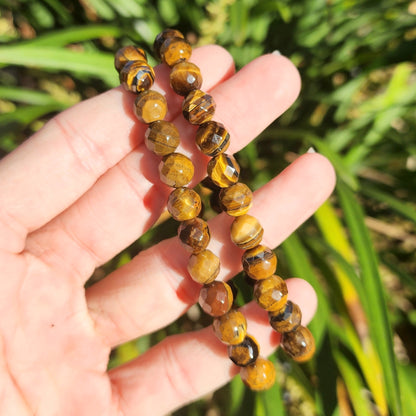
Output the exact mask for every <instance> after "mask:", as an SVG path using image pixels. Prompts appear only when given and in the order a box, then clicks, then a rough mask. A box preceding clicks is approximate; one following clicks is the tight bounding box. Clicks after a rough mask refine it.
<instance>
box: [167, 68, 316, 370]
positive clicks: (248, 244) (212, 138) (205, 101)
mask: <svg viewBox="0 0 416 416" xmlns="http://www.w3.org/2000/svg"><path fill="white" fill-rule="evenodd" d="M193 71H195V69H194V68H193ZM177 72H178V70H177V69H176V65H173V70H172V72H171V78H170V79H171V85H172V88H173V89H174V90H175V91H176V92H177V93H178V94H180V95H186V93H188V95H187V96H186V97H185V99H184V102H183V114H184V117H185V118H186V119H187V120H189V121H190V122H191V123H192V124H199V127H198V130H197V132H196V137H195V142H196V145H197V147H198V148H199V150H200V151H201V152H202V153H204V154H205V155H207V156H210V157H212V159H211V160H210V161H209V163H208V166H207V174H208V177H209V178H210V180H211V181H212V183H213V184H214V185H215V186H216V187H218V188H219V190H218V191H217V194H218V199H219V205H220V207H221V209H222V210H223V211H225V212H226V213H227V214H228V215H230V216H233V217H236V218H235V220H234V222H233V223H232V226H231V239H232V240H233V242H234V243H235V244H236V245H237V246H238V247H240V248H242V249H244V250H245V252H244V254H243V256H242V265H243V269H244V271H245V272H246V273H247V275H248V276H249V277H250V278H252V279H254V280H255V281H256V284H255V287H254V297H255V299H256V301H257V303H258V304H259V305H260V306H261V307H263V308H264V309H265V310H267V311H268V312H269V320H270V325H271V326H272V328H273V329H274V330H276V331H277V332H280V333H281V334H282V339H281V346H282V348H283V349H284V351H285V352H286V353H287V354H288V355H289V356H290V357H292V358H293V359H294V360H296V361H298V362H303V361H307V360H308V359H310V358H311V357H312V355H313V353H314V351H315V342H314V339H313V336H312V334H311V332H310V331H309V330H308V329H307V328H306V327H304V326H302V325H301V319H302V313H301V311H300V308H299V306H298V305H296V304H295V303H293V302H291V301H288V300H287V294H288V290H287V286H286V283H285V282H284V280H283V279H282V278H281V277H279V276H276V275H275V274H274V273H275V271H276V266H277V258H276V255H275V254H274V252H273V251H272V250H271V249H270V248H268V247H266V246H264V245H261V244H260V243H261V240H262V237H263V228H262V227H261V225H260V223H259V222H258V220H257V219H256V218H255V217H253V216H251V215H248V214H247V212H248V211H249V210H250V208H251V205H252V199H253V195H252V192H251V190H250V189H249V187H248V186H247V185H245V184H244V183H241V182H238V179H239V174H240V167H239V165H238V163H237V161H236V160H235V158H234V157H233V156H232V155H228V154H225V153H224V152H225V151H226V150H227V149H228V147H229V144H230V135H229V133H228V131H227V130H226V129H225V127H224V126H223V125H222V124H221V123H219V122H216V121H213V120H212V117H213V114H214V110H215V103H214V101H213V99H212V97H211V96H210V95H208V94H206V93H204V92H203V91H201V90H197V89H194V90H192V88H189V89H188V88H183V86H184V85H186V83H187V79H188V77H191V78H192V74H190V73H188V72H187V69H186V68H181V71H180V74H181V78H180V79H178V77H177V75H176V74H177ZM178 86H179V87H178ZM197 88H199V86H198V87H197Z"/></svg>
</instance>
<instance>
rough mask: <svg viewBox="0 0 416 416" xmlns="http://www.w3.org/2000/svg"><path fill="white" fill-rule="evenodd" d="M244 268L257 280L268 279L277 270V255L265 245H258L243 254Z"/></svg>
mask: <svg viewBox="0 0 416 416" xmlns="http://www.w3.org/2000/svg"><path fill="white" fill-rule="evenodd" d="M242 261H243V269H244V271H245V272H246V273H247V274H248V275H249V276H250V277H251V278H252V279H255V280H261V279H266V278H267V277H270V276H271V275H272V274H274V272H275V271H276V266H277V257H276V255H275V254H274V253H273V251H272V250H271V249H270V248H268V247H266V246H263V245H258V246H256V247H254V248H251V249H249V250H247V251H246V252H245V253H244V254H243V258H242Z"/></svg>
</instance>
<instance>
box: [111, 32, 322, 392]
mask: <svg viewBox="0 0 416 416" xmlns="http://www.w3.org/2000/svg"><path fill="white" fill-rule="evenodd" d="M154 50H155V54H156V56H157V57H158V58H159V59H160V60H161V61H162V62H163V63H165V64H167V65H168V66H169V67H170V68H171V73H170V84H171V86H172V89H173V90H174V91H175V92H176V93H177V94H178V95H181V96H183V97H184V100H183V103H182V113H183V115H184V117H185V119H187V120H188V121H189V122H190V123H191V124H193V125H198V126H199V127H198V129H197V131H196V144H197V147H198V148H199V150H200V151H201V152H203V153H204V154H206V155H207V156H210V157H211V158H212V159H211V160H210V161H209V163H208V166H207V174H208V177H209V180H210V181H211V182H212V184H213V186H214V187H216V192H215V195H216V196H217V197H218V201H217V203H218V207H217V209H218V208H219V210H222V211H225V212H226V213H227V214H228V215H230V216H233V217H235V219H234V222H233V223H232V225H231V240H232V241H233V242H234V243H235V244H236V245H237V246H238V247H239V248H241V249H243V250H245V252H244V254H243V257H242V265H243V269H244V271H245V272H246V274H247V275H248V276H249V277H250V278H252V279H254V280H255V281H256V284H255V286H254V297H255V299H256V301H257V302H258V304H259V305H260V306H261V307H263V308H264V309H266V310H267V311H268V312H269V317H270V324H271V326H272V327H273V328H274V329H275V330H276V331H278V332H280V333H282V339H281V346H282V348H283V349H284V350H285V351H286V353H287V354H288V355H289V356H291V357H292V358H293V359H294V360H296V361H299V362H302V361H306V360H307V359H309V358H310V357H311V356H312V355H313V352H314V349H315V347H314V340H313V337H312V335H311V333H310V331H309V330H308V329H307V328H306V327H303V326H301V325H300V321H301V312H300V309H299V307H298V306H297V305H296V304H294V303H292V302H290V301H288V300H287V287H286V284H285V282H284V281H283V279H281V278H280V277H278V276H276V275H274V273H275V270H276V265H277V258H276V256H275V254H274V253H273V251H272V250H271V249H269V248H267V247H265V246H263V245H261V244H260V243H261V240H262V236H263V228H262V227H261V225H260V224H259V222H258V221H257V219H256V218H255V217H253V216H251V215H248V214H247V212H248V211H249V209H250V208H251V205H252V192H251V190H250V189H249V188H248V187H247V185H245V184H243V183H240V182H238V178H239V174H240V167H239V165H238V163H237V161H236V160H235V158H234V157H233V156H232V155H228V154H225V153H224V152H225V151H226V150H227V149H228V146H229V144H230V135H229V133H228V132H227V130H226V129H225V127H224V126H223V125H222V124H221V123H218V122H215V121H212V117H213V115H214V112H215V102H214V100H213V98H212V96H210V95H209V94H207V93H205V92H203V91H201V90H200V87H201V85H202V76H201V72H200V70H199V68H198V67H197V66H196V65H195V64H193V63H191V62H188V59H189V58H190V56H191V54H192V48H191V45H190V44H189V43H188V42H187V41H186V40H185V39H184V36H183V35H182V34H181V33H180V32H179V31H177V30H174V29H166V30H164V31H163V32H161V33H160V34H159V35H158V36H157V37H156V39H155V42H154ZM115 67H116V69H117V71H118V72H119V76H120V82H121V84H122V85H123V86H124V88H125V89H126V90H128V91H131V92H134V93H136V94H138V95H137V98H136V100H135V106H134V109H135V113H136V116H137V118H138V119H139V120H140V121H141V122H144V123H147V124H148V125H149V127H148V129H147V131H146V133H145V144H146V147H147V148H148V149H149V150H150V151H152V152H153V153H155V154H156V155H158V156H161V157H162V160H161V162H160V164H159V174H160V179H161V181H162V182H163V183H165V184H166V185H168V186H171V187H173V188H175V189H174V190H173V191H172V192H171V194H170V195H169V198H168V202H167V208H168V211H169V213H170V214H171V215H172V217H173V218H174V219H175V220H177V221H179V222H180V225H179V228H178V236H179V240H180V241H181V243H182V245H183V246H184V247H185V248H186V249H187V250H188V251H189V252H190V253H191V256H190V258H189V261H188V272H189V274H190V276H191V277H192V279H193V280H194V281H196V282H198V283H200V284H202V285H203V286H202V288H201V290H200V294H199V304H200V306H201V308H202V309H203V310H204V312H205V313H207V314H209V315H211V316H212V317H213V318H214V321H213V329H214V333H215V334H216V336H217V337H218V338H219V339H220V341H221V342H223V343H224V344H226V345H227V346H228V347H227V351H228V355H229V357H230V359H231V360H232V361H233V363H234V364H236V365H237V366H239V367H241V369H240V376H241V378H242V380H243V382H244V383H245V384H246V385H248V386H249V387H250V388H251V389H253V390H265V389H268V388H270V387H271V386H272V385H273V384H274V381H275V377H276V373H275V367H274V365H273V364H272V362H271V361H269V360H267V359H264V358H262V357H260V356H259V345H258V343H257V341H256V340H255V338H254V337H252V336H251V335H249V334H247V321H246V318H245V317H244V315H243V313H242V312H241V311H239V310H237V309H235V308H233V301H234V296H233V292H232V290H231V287H230V285H228V284H227V283H225V282H222V281H218V280H215V279H216V277H217V276H218V274H219V271H220V259H219V258H218V256H216V255H215V254H214V253H213V252H212V251H210V250H209V249H208V248H207V247H208V244H209V241H210V232H209V227H208V224H207V223H206V222H205V221H204V220H203V219H201V218H199V217H198V215H199V214H200V211H201V199H200V197H199V195H198V194H197V193H196V192H195V191H194V190H193V189H191V188H188V187H187V185H188V184H189V183H190V182H191V181H192V179H193V176H194V165H193V163H192V161H191V160H190V159H189V158H188V157H187V156H185V155H183V154H181V153H177V152H176V149H177V147H178V146H179V142H180V138H179V132H178V130H177V128H176V127H175V125H174V124H173V123H170V122H168V121H165V120H163V119H164V117H165V115H166V113H167V103H166V99H165V97H164V96H163V95H162V94H160V93H158V92H156V91H153V90H151V89H150V88H151V86H152V85H153V82H154V78H155V74H154V71H153V69H152V67H151V66H150V65H149V64H148V63H147V57H146V54H145V52H144V51H143V50H142V49H141V48H138V47H135V46H126V47H124V48H122V49H120V50H119V51H118V52H117V54H116V56H115Z"/></svg>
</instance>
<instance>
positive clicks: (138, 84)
mask: <svg viewBox="0 0 416 416" xmlns="http://www.w3.org/2000/svg"><path fill="white" fill-rule="evenodd" d="M154 80H155V73H154V71H153V68H152V67H151V66H150V65H148V64H147V63H146V62H143V61H129V62H127V63H126V64H125V65H124V66H123V69H122V70H121V71H120V82H121V84H122V85H123V87H124V88H125V89H126V90H127V91H132V92H142V91H146V90H148V89H149V88H150V87H151V86H152V85H153V82H154Z"/></svg>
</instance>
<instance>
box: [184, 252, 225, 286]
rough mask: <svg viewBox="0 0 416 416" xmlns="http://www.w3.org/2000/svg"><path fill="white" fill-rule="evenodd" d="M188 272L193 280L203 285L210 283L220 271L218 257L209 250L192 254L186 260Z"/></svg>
mask: <svg viewBox="0 0 416 416" xmlns="http://www.w3.org/2000/svg"><path fill="white" fill-rule="evenodd" d="M188 272H189V274H190V275H191V277H192V279H193V280H195V282H198V283H201V284H205V285H206V284H208V283H211V282H213V281H214V280H215V278H216V277H217V276H218V273H219V272H220V259H219V258H218V257H217V256H216V255H215V254H214V253H213V252H212V251H211V250H203V251H201V252H200V253H198V254H192V255H191V257H189V261H188Z"/></svg>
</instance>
